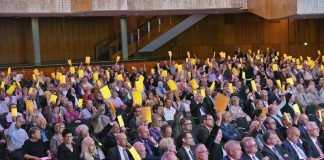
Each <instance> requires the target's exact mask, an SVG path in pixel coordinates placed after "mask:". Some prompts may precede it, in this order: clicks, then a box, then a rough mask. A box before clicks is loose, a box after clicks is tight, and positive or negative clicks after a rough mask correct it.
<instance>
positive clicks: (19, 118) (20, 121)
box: [15, 115, 24, 128]
mask: <svg viewBox="0 0 324 160" xmlns="http://www.w3.org/2000/svg"><path fill="white" fill-rule="evenodd" d="M23 124H24V118H23V117H22V116H20V115H17V117H16V124H15V126H16V128H20V127H21V126H22V125H23Z"/></svg>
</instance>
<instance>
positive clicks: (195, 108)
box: [190, 93, 208, 125]
mask: <svg viewBox="0 0 324 160" xmlns="http://www.w3.org/2000/svg"><path fill="white" fill-rule="evenodd" d="M202 102H203V99H202V96H201V94H200V93H197V94H196V95H195V96H194V99H193V100H192V101H191V103H190V111H191V115H192V116H194V117H195V118H197V119H196V125H199V124H201V123H202V119H203V118H202V117H203V114H206V113H208V112H207V111H208V110H207V107H206V106H205V104H204V103H202Z"/></svg>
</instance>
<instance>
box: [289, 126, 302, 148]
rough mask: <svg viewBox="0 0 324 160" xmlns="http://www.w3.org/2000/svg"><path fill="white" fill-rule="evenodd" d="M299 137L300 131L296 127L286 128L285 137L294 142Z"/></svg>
mask: <svg viewBox="0 0 324 160" xmlns="http://www.w3.org/2000/svg"><path fill="white" fill-rule="evenodd" d="M299 137H300V131H299V129H298V128H296V127H289V128H288V129H287V139H288V140H289V141H291V142H293V143H294V144H296V143H297V142H298V140H299Z"/></svg>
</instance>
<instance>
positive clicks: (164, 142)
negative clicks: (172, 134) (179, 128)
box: [159, 138, 177, 152]
mask: <svg viewBox="0 0 324 160" xmlns="http://www.w3.org/2000/svg"><path fill="white" fill-rule="evenodd" d="M159 147H160V149H161V151H162V152H168V151H172V152H176V151H177V149H176V146H175V144H174V140H173V138H162V139H161V141H160V144H159Z"/></svg>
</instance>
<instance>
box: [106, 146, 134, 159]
mask: <svg viewBox="0 0 324 160" xmlns="http://www.w3.org/2000/svg"><path fill="white" fill-rule="evenodd" d="M126 152H127V155H128V158H129V160H133V159H134V158H133V156H132V154H131V153H130V152H129V151H128V150H127V149H126ZM106 160H121V158H120V154H119V150H118V146H115V147H112V148H110V149H109V151H108V153H107V155H106Z"/></svg>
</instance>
